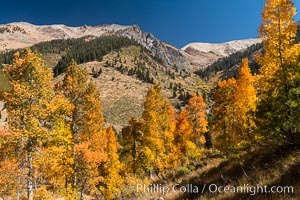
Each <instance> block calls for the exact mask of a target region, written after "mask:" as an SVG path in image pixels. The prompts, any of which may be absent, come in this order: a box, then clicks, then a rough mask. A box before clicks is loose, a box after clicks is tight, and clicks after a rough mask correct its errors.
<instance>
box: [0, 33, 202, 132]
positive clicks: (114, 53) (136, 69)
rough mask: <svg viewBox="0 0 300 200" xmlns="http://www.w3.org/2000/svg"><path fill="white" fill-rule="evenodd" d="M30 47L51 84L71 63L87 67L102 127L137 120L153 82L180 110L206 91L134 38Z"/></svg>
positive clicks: (7, 56) (195, 79)
mask: <svg viewBox="0 0 300 200" xmlns="http://www.w3.org/2000/svg"><path fill="white" fill-rule="evenodd" d="M118 41H119V42H118ZM98 44H101V47H100V46H99V45H98ZM104 44H106V45H104ZM95 45H98V47H97V46H95ZM93 46H95V48H93ZM107 46H109V48H110V49H107ZM122 46H124V47H122ZM126 46H127V47H126ZM31 48H32V49H33V50H36V51H38V52H41V56H42V58H43V59H44V61H45V63H46V64H47V65H48V66H50V67H52V68H53V71H54V73H55V74H56V76H57V77H56V78H55V79H54V80H53V81H54V82H57V81H59V80H61V79H62V78H63V75H64V74H62V73H63V72H64V71H65V68H66V67H67V65H68V63H69V62H70V61H71V60H72V59H75V61H77V63H78V64H81V65H82V66H83V67H86V68H88V70H89V71H90V76H91V78H93V79H94V81H95V82H96V84H97V86H98V88H99V90H100V94H101V99H102V102H103V108H104V116H105V119H106V124H107V125H113V126H114V127H115V128H116V129H117V130H118V131H120V130H121V128H122V127H123V126H125V125H126V124H127V122H128V118H129V117H131V116H134V117H140V114H141V112H142V107H143V102H144V100H145V99H144V97H145V95H146V92H147V90H148V88H149V87H150V86H151V85H152V84H154V83H160V84H161V85H162V88H163V93H164V95H165V96H166V97H167V98H168V99H169V100H170V101H171V102H172V103H173V105H174V106H175V107H176V108H180V107H181V106H184V105H185V104H186V103H187V100H188V98H189V96H190V95H191V94H192V93H198V94H200V93H203V94H204V93H207V92H208V88H207V87H206V86H205V85H204V84H203V82H202V80H201V79H200V78H199V77H198V76H197V75H195V74H194V73H193V71H188V70H185V69H180V68H179V67H176V66H175V67H174V66H170V65H166V64H164V63H163V62H162V61H161V60H160V59H158V58H156V57H154V56H153V55H152V53H151V52H150V51H148V50H146V49H145V48H144V47H142V46H141V45H139V44H137V43H136V42H135V41H134V40H129V39H127V38H123V37H116V36H103V37H99V38H92V39H89V40H86V38H79V39H68V40H53V41H50V42H43V43H39V44H36V45H34V46H32V47H31ZM78 49H80V51H78ZM106 49H107V50H106ZM14 52H15V50H12V51H9V52H7V53H4V54H1V55H0V61H1V60H2V62H4V63H11V62H12V54H13V53H14ZM101 52H102V53H101ZM98 53H100V54H98ZM93 55H94V56H93ZM2 82H3V84H5V81H2ZM6 85H7V83H6Z"/></svg>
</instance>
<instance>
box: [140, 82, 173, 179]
mask: <svg viewBox="0 0 300 200" xmlns="http://www.w3.org/2000/svg"><path fill="white" fill-rule="evenodd" d="M174 114H175V112H174V110H173V108H172V107H171V104H170V103H169V102H168V101H166V100H165V99H164V97H163V95H162V93H161V87H160V86H159V85H155V86H152V87H151V88H150V89H149V90H148V93H147V95H146V101H145V103H144V112H143V114H142V118H143V126H142V130H141V132H142V133H143V140H142V142H143V143H142V145H141V153H140V158H141V159H140V160H142V163H143V166H142V167H143V168H144V169H145V171H147V172H150V175H151V172H153V171H155V172H157V173H158V172H159V171H160V170H161V169H163V168H165V167H166V163H167V162H168V161H167V156H168V153H170V151H171V150H170V146H171V144H170V143H171V141H172V131H173V130H174V127H175V126H174V125H175V123H174V122H175V120H174V119H175V117H174V116H175V115H174Z"/></svg>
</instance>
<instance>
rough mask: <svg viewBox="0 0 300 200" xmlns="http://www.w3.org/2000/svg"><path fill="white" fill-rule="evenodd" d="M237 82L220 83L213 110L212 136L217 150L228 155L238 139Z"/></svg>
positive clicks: (232, 79)
mask: <svg viewBox="0 0 300 200" xmlns="http://www.w3.org/2000/svg"><path fill="white" fill-rule="evenodd" d="M235 90H236V80H235V79H234V78H231V79H228V80H223V81H219V83H218V88H217V90H216V92H215V94H214V101H215V104H214V106H213V109H212V114H213V119H212V135H213V136H214V139H215V145H216V147H217V148H219V149H221V150H223V151H224V152H226V153H227V149H228V148H230V147H231V146H232V145H233V144H234V139H235V138H236V135H235V134H236V127H235V126H236V123H237V119H236V108H235V106H234V99H235V98H234V94H235Z"/></svg>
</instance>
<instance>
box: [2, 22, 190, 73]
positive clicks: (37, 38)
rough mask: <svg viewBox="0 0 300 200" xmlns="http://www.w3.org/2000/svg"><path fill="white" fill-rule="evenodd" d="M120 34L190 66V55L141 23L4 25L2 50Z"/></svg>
mask: <svg viewBox="0 0 300 200" xmlns="http://www.w3.org/2000/svg"><path fill="white" fill-rule="evenodd" d="M103 35H120V36H125V37H128V38H132V39H135V40H136V41H138V42H139V43H140V44H141V45H143V46H144V47H146V49H148V50H149V51H151V52H152V53H153V55H155V56H157V57H159V58H160V59H161V60H162V61H163V62H164V63H165V64H168V65H176V66H178V67H180V68H189V67H190V64H189V61H188V60H187V59H186V57H185V56H184V55H183V54H182V53H181V52H180V51H179V50H178V49H177V48H175V47H173V46H172V45H170V44H167V43H165V42H162V41H160V40H158V39H157V38H155V37H154V36H153V35H152V34H150V33H145V32H143V31H142V30H141V29H140V28H139V27H138V26H137V25H133V26H122V25H116V24H111V25H101V26H81V27H68V26H65V25H41V26H37V25H33V24H30V23H27V22H16V23H10V24H3V25H0V51H3V50H9V49H17V48H24V47H30V46H32V45H34V44H37V43H40V42H44V41H50V40H55V39H69V38H81V37H85V36H95V37H99V36H103Z"/></svg>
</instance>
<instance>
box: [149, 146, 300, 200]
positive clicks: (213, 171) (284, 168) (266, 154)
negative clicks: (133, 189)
mask: <svg viewBox="0 0 300 200" xmlns="http://www.w3.org/2000/svg"><path fill="white" fill-rule="evenodd" d="M199 166H200V167H199V168H198V169H196V170H194V171H192V172H191V173H189V174H187V175H176V176H175V178H174V177H173V178H170V179H169V180H168V181H167V183H168V184H167V185H168V186H169V187H171V186H172V185H173V184H175V183H178V184H179V185H181V186H182V185H187V184H192V185H194V186H197V187H198V188H199V189H202V188H203V185H204V184H206V190H205V192H204V193H203V194H201V191H200V192H199V193H200V194H191V193H180V192H172V193H169V194H168V195H166V196H165V197H164V199H165V200H169V199H172V200H183V199H188V200H192V199H214V200H247V199H255V200H265V199H266V200H286V199H293V200H298V199H299V198H300V147H297V146H291V145H283V146H279V145H268V146H261V147H258V148H256V150H253V151H251V152H247V153H245V154H244V155H242V156H239V157H238V158H231V159H227V160H225V159H222V158H206V159H204V160H203V162H202V164H201V165H199ZM209 184H216V185H218V186H243V185H244V184H245V185H247V184H248V185H255V186H256V185H257V184H258V185H263V186H264V185H267V186H293V187H294V193H293V194H256V195H254V196H251V195H250V194H236V193H210V192H209V191H208V186H209ZM148 195H151V194H148ZM160 196H162V195H161V194H152V197H154V198H158V197H160Z"/></svg>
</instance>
